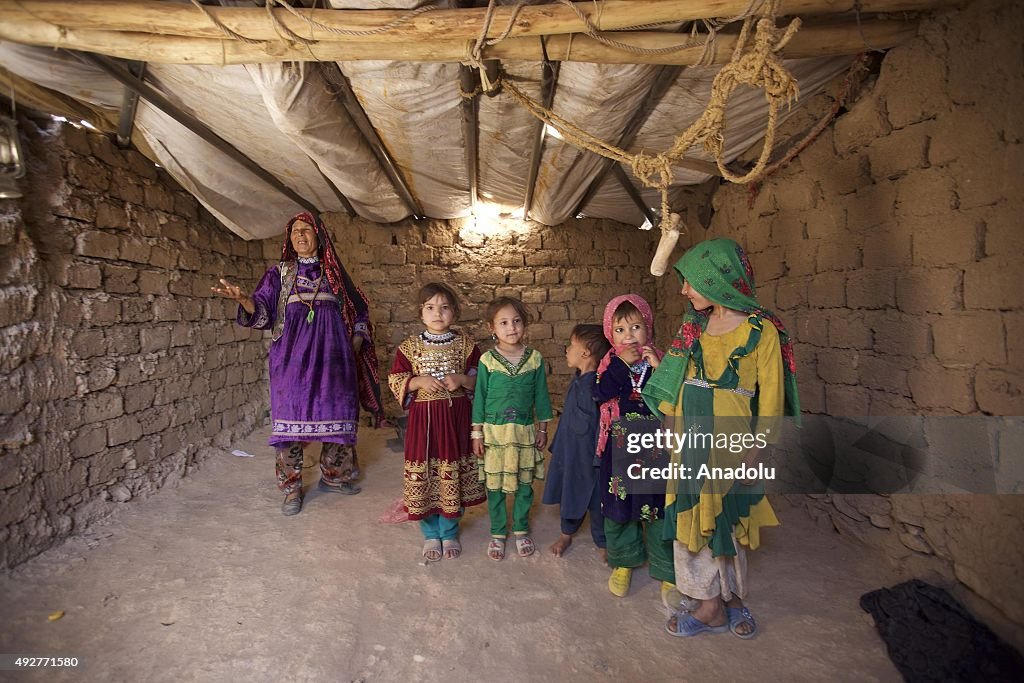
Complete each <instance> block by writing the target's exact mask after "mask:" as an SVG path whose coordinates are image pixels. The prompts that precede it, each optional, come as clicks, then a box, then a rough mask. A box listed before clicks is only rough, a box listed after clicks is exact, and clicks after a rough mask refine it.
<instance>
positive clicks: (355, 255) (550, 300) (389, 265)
mask: <svg viewBox="0 0 1024 683" xmlns="http://www.w3.org/2000/svg"><path fill="white" fill-rule="evenodd" d="M326 223H327V226H328V228H329V229H330V230H331V232H332V235H333V236H334V243H335V246H336V247H337V249H338V252H339V254H340V257H341V259H342V260H343V262H344V263H345V267H346V268H347V269H348V271H349V273H350V274H351V275H352V278H353V279H354V280H355V282H356V284H358V285H359V286H360V287H361V288H362V289H363V291H364V292H365V293H366V295H367V297H369V299H370V301H371V305H372V308H371V317H372V320H373V323H374V325H375V330H374V335H375V341H376V344H377V349H378V356H379V359H380V367H381V373H382V379H385V378H386V373H387V371H388V369H389V368H390V367H391V362H392V361H393V359H394V353H395V349H396V348H397V347H398V345H399V344H400V343H401V342H402V340H403V339H405V338H406V337H408V336H410V335H412V334H418V333H419V332H421V331H422V330H423V324H422V323H421V322H420V317H419V307H418V306H417V304H416V293H417V291H418V290H419V288H420V287H421V286H423V285H424V284H426V283H427V282H443V283H445V284H447V285H449V286H450V287H452V288H453V289H454V290H455V292H456V293H457V294H458V295H459V297H460V300H461V303H462V317H461V319H460V321H459V322H458V323H457V324H458V325H460V326H462V327H463V328H464V329H465V330H466V331H467V332H468V333H469V335H470V336H471V337H472V338H473V339H474V340H475V341H477V343H479V344H480V349H481V351H486V350H487V349H489V348H490V347H491V340H490V332H489V331H488V330H487V326H486V324H485V321H484V320H483V319H482V318H483V316H484V311H485V309H486V308H487V304H488V303H489V302H490V301H491V300H493V299H494V298H495V297H498V296H515V297H519V298H520V299H522V301H523V303H525V304H526V307H527V310H528V311H529V313H530V316H531V318H532V323H531V324H530V325H529V327H528V328H527V343H528V344H529V345H531V346H533V347H534V348H536V349H537V350H538V351H540V352H541V353H542V354H543V355H544V358H545V360H546V361H547V363H548V365H549V371H550V375H549V378H548V383H549V389H550V392H551V398H552V402H553V404H554V407H555V412H556V414H557V413H560V412H561V407H562V400H563V398H564V396H565V391H566V389H567V388H568V385H569V381H570V379H571V375H570V371H569V368H568V366H566V364H565V345H566V344H567V343H568V342H569V333H570V331H571V330H572V328H573V327H574V326H575V325H576V324H577V323H585V322H590V323H598V324H599V323H600V322H601V316H602V315H603V313H604V306H605V304H607V303H608V300H609V299H611V298H612V297H614V296H617V295H619V294H624V293H628V292H636V293H638V294H641V295H642V296H644V297H646V298H647V299H648V300H649V301H651V303H652V305H653V304H654V297H655V278H653V277H652V276H651V275H650V272H649V271H648V266H649V260H650V255H651V253H653V245H654V244H656V239H657V235H656V234H654V233H652V232H644V231H640V230H637V228H636V227H635V226H627V225H623V224H621V223H617V222H615V221H608V220H597V219H579V220H575V219H574V220H571V221H569V222H567V223H564V224H562V225H557V226H553V227H550V226H545V225H540V224H538V223H533V222H524V221H520V220H516V219H511V218H482V217H481V218H478V219H475V220H474V219H472V218H468V219H463V220H451V221H443V220H424V221H405V222H401V223H396V224H393V225H379V224H376V223H372V222H370V221H366V220H362V219H358V218H357V219H350V218H348V217H347V216H345V215H343V214H330V215H328V216H326ZM263 245H264V257H265V258H266V259H267V261H266V263H267V264H271V263H274V262H276V261H277V260H278V259H279V258H280V255H281V239H271V240H265V241H264V242H263ZM246 285H247V286H250V287H251V286H253V285H254V282H248V283H246ZM381 384H382V390H383V392H384V394H385V398H386V401H387V403H386V410H387V411H388V412H389V413H390V414H392V415H395V414H399V413H400V412H401V409H400V408H399V406H398V404H397V403H396V402H395V400H394V397H393V396H391V395H390V392H389V391H388V390H387V384H386V381H382V383H381Z"/></svg>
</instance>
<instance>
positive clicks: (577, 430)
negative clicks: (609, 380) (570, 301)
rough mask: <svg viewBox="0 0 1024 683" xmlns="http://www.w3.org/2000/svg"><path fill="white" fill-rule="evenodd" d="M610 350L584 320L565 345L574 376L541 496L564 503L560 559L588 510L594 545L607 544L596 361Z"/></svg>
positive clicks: (556, 546) (600, 332) (597, 329)
mask: <svg viewBox="0 0 1024 683" xmlns="http://www.w3.org/2000/svg"><path fill="white" fill-rule="evenodd" d="M610 348H611V346H610V345H609V343H608V340H607V339H605V337H604V331H603V330H602V329H601V326H600V325H585V324H580V325H577V326H576V327H574V328H573V331H572V334H571V335H569V345H568V346H566V347H565V361H566V363H567V364H568V365H569V369H570V370H575V371H576V376H575V377H574V378H573V380H572V382H571V383H570V384H569V391H568V393H566V395H565V406H564V408H563V410H562V417H561V418H560V419H559V421H558V431H557V432H555V438H554V440H553V441H552V442H551V464H550V466H549V467H548V480H547V483H546V485H545V486H544V498H543V502H544V504H545V505H559V506H560V509H559V516H560V517H561V530H562V533H561V535H560V536H559V537H558V540H557V541H555V542H554V543H552V544H551V547H550V548H549V550H550V551H551V552H552V553H554V555H555V556H558V557H560V556H561V555H562V553H564V552H565V551H566V549H567V548H568V547H569V546H570V545H571V544H572V536H573V534H575V533H576V532H577V531H578V530H579V528H580V527H581V526H582V525H583V518H584V517H585V516H586V515H587V513H588V512H589V513H590V535H591V537H592V538H593V539H594V544H595V545H596V546H597V547H598V548H600V549H602V550H603V548H604V547H605V536H604V516H603V515H602V514H601V491H600V488H599V487H598V481H599V477H598V461H597V459H596V458H595V457H594V451H595V449H596V447H597V428H598V422H599V415H598V410H597V403H596V402H595V401H594V380H595V378H596V377H597V375H596V372H595V371H596V370H597V364H598V362H599V361H600V360H601V358H603V357H604V355H605V354H606V353H608V350H609V349H610Z"/></svg>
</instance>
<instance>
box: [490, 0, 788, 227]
mask: <svg viewBox="0 0 1024 683" xmlns="http://www.w3.org/2000/svg"><path fill="white" fill-rule="evenodd" d="M774 6H775V3H774V2H772V3H770V6H769V11H774ZM753 23H754V22H753V19H752V18H749V17H748V18H747V19H745V20H744V25H743V29H742V30H741V31H740V36H739V38H738V40H737V42H736V48H735V50H734V51H733V60H732V61H731V62H730V63H729V64H726V65H725V66H724V67H722V69H721V71H719V73H718V74H717V75H716V76H715V80H714V82H713V84H712V87H711V98H710V102H709V104H708V107H707V109H705V111H704V113H703V114H702V115H701V116H700V118H698V119H697V120H696V121H695V122H694V123H693V124H691V125H690V127H689V128H687V129H686V130H685V131H684V132H683V133H682V134H680V135H679V136H678V137H677V138H676V139H675V141H674V142H673V144H672V147H671V148H670V149H669V150H667V151H665V152H661V153H659V154H655V155H649V154H645V153H643V152H641V153H638V154H630V153H629V152H627V151H626V150H623V149H621V148H619V147H617V146H616V145H613V144H611V143H609V142H606V141H605V140H602V139H600V138H598V137H596V136H594V135H592V134H591V133H588V132H587V131H585V130H583V129H582V128H580V127H579V126H577V125H575V124H574V123H572V122H570V121H567V120H566V119H564V118H562V117H561V116H558V115H557V114H555V113H554V112H552V111H550V110H548V109H546V108H544V107H543V105H541V104H540V103H538V102H536V101H535V100H533V99H531V98H530V97H528V96H527V95H525V94H524V93H523V92H522V91H521V90H519V88H517V87H516V86H515V85H513V84H511V83H509V82H507V81H503V83H502V85H503V87H504V88H505V90H506V91H507V92H508V93H509V94H510V95H511V96H512V97H513V98H514V99H515V100H516V101H517V102H519V103H520V104H521V105H523V107H524V108H525V109H526V110H527V111H528V112H530V114H532V115H533V116H534V117H536V118H538V119H540V120H541V121H543V122H544V123H546V124H548V125H551V126H552V127H553V128H555V129H556V130H558V132H559V133H560V134H561V135H562V138H563V140H564V141H565V142H568V143H569V144H572V145H574V146H576V147H580V148H582V149H586V150H589V151H591V152H594V153H595V154H599V155H601V156H603V157H605V158H608V159H612V160H614V161H616V162H618V163H622V164H625V165H627V166H629V168H630V170H631V171H632V172H633V175H634V176H635V177H636V178H637V180H639V181H640V182H641V183H643V184H644V185H645V186H647V187H650V188H653V189H657V190H659V191H660V193H661V215H662V219H663V221H664V220H665V218H666V217H667V216H669V214H670V213H671V211H670V209H669V205H668V190H669V187H670V186H671V185H672V181H673V172H672V165H673V164H674V163H675V162H676V161H678V160H679V159H682V158H683V156H684V155H685V153H686V152H687V151H688V150H690V149H691V148H692V147H694V146H696V145H702V146H703V147H704V148H705V149H706V150H707V151H708V152H709V153H710V154H711V155H712V156H713V157H714V159H715V162H716V164H717V166H718V169H719V171H720V172H721V173H722V176H723V177H724V178H726V179H727V180H729V181H730V182H734V183H738V184H746V183H750V182H753V181H754V180H756V179H757V178H759V177H760V175H761V174H762V173H763V171H764V169H765V167H766V165H767V162H768V158H769V157H770V155H771V152H772V149H773V148H774V143H775V129H776V127H777V124H778V115H779V111H780V110H781V108H782V105H783V104H784V103H786V104H788V103H790V102H792V100H793V99H795V98H796V97H797V96H798V94H799V91H798V88H797V84H796V81H795V80H794V78H793V76H792V74H790V73H789V72H788V71H787V70H786V68H785V66H784V65H783V63H782V60H781V58H780V57H779V55H778V51H779V50H781V49H782V48H783V47H785V45H786V43H788V42H789V40H790V38H792V36H793V34H794V33H796V31H797V30H798V28H799V26H800V21H799V19H794V20H793V21H792V22H791V23H790V25H789V26H788V27H787V28H786V30H785V31H784V32H783V31H781V30H780V29H777V28H776V27H775V22H774V19H773V18H771V17H764V18H761V19H758V21H757V24H756V34H755V38H754V45H753V46H752V47H751V48H750V49H749V50H747V49H746V47H747V41H748V40H749V35H750V27H751V25H753ZM740 85H749V86H751V87H755V88H761V89H764V91H765V98H766V99H767V101H768V129H767V132H766V134H765V141H764V146H763V148H762V150H761V155H760V157H759V159H758V161H757V163H756V164H755V166H754V168H753V169H752V170H751V171H750V172H749V173H746V174H745V175H742V176H741V175H737V174H734V173H732V172H731V171H729V169H727V168H726V167H725V159H724V153H725V152H724V150H725V135H724V131H725V126H726V109H727V105H728V101H729V97H730V96H731V95H732V93H733V91H734V90H735V89H736V88H737V87H738V86H740Z"/></svg>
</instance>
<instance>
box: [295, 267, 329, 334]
mask: <svg viewBox="0 0 1024 683" xmlns="http://www.w3.org/2000/svg"><path fill="white" fill-rule="evenodd" d="M307 259H308V260H307ZM318 260H319V259H316V258H311V257H306V258H300V259H299V261H300V262H301V263H316V262H317V261H318ZM323 281H324V273H323V270H321V271H320V277H318V278H317V279H316V287H314V288H313V296H312V297H310V299H309V301H307V300H305V299H303V298H302V294H300V293H299V290H298V287H297V285H298V282H299V278H295V280H294V281H293V282H292V292H291V293H292V294H294V295H295V296H297V297H298V298H299V301H300V302H301V303H303V304H305V305H306V307H307V308H308V309H309V313H307V314H306V324H307V325H309V324H310V323H312V322H313V318H314V317H315V316H316V311H314V310H313V302H314V301H316V295H317V294H319V293H320V285H321V283H323Z"/></svg>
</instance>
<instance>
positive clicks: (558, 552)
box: [548, 534, 572, 557]
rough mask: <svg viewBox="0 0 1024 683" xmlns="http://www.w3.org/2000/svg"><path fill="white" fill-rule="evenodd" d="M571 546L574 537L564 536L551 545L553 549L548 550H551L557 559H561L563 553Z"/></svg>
mask: <svg viewBox="0 0 1024 683" xmlns="http://www.w3.org/2000/svg"><path fill="white" fill-rule="evenodd" d="M571 545H572V536H570V535H569V534H562V535H561V536H559V537H558V540H557V541H555V542H554V543H552V544H551V547H550V548H548V550H550V551H551V554H552V555H554V556H555V557H561V556H562V553H564V552H565V550H566V548H568V547H569V546H571Z"/></svg>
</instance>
